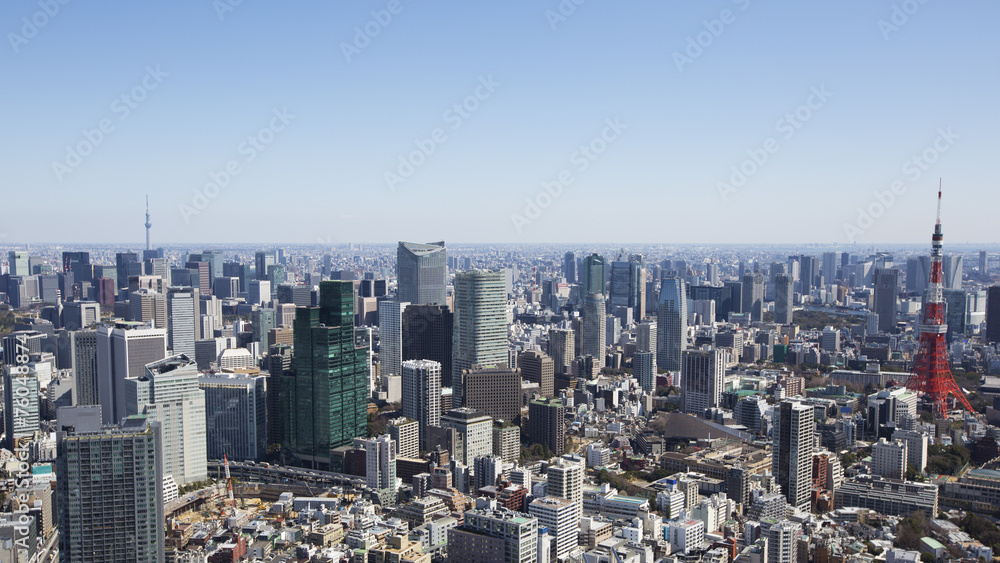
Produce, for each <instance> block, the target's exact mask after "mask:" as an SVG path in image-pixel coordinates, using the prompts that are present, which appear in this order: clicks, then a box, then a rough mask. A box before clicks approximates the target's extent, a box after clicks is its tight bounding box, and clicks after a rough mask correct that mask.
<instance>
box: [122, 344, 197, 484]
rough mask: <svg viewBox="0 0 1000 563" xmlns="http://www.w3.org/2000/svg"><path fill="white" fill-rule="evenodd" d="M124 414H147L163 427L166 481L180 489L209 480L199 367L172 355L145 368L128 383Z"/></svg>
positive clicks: (185, 357) (182, 357) (184, 358)
mask: <svg viewBox="0 0 1000 563" xmlns="http://www.w3.org/2000/svg"><path fill="white" fill-rule="evenodd" d="M125 415H126V416H132V415H144V416H146V417H147V418H149V420H151V421H156V422H159V423H160V424H161V427H162V436H163V441H162V452H163V475H164V479H166V478H167V477H173V480H174V482H176V483H177V485H179V486H184V485H187V484H188V483H194V482H197V481H204V480H205V479H207V478H208V451H207V439H206V435H205V427H206V419H205V392H204V391H202V390H201V389H199V388H198V366H197V364H195V363H194V361H192V360H190V359H189V358H188V357H187V356H171V357H169V358H165V359H163V360H159V361H157V362H153V363H151V364H147V365H146V366H145V374H144V375H143V376H142V377H138V378H133V379H127V380H126V381H125Z"/></svg>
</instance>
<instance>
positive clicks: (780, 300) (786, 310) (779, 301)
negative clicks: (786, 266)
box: [774, 274, 794, 325]
mask: <svg viewBox="0 0 1000 563" xmlns="http://www.w3.org/2000/svg"><path fill="white" fill-rule="evenodd" d="M793 283H794V282H793V281H792V276H790V275H788V274H778V275H777V276H775V277H774V322H775V323H777V324H782V325H790V324H792V310H793V304H792V297H793V296H794V292H793Z"/></svg>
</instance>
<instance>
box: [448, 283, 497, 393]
mask: <svg viewBox="0 0 1000 563" xmlns="http://www.w3.org/2000/svg"><path fill="white" fill-rule="evenodd" d="M454 284H455V307H454V312H455V317H454V329H453V337H452V364H451V369H452V382H453V385H452V387H453V388H454V396H455V397H463V396H464V392H463V389H460V388H459V386H460V384H461V380H462V378H461V374H462V371H463V370H467V369H470V368H472V366H474V365H481V366H493V365H497V364H505V363H507V362H509V361H510V358H509V357H508V351H507V348H508V347H507V289H506V285H505V281H504V272H500V271H496V272H487V271H482V270H469V271H466V272H462V273H459V274H456V275H455V282H454Z"/></svg>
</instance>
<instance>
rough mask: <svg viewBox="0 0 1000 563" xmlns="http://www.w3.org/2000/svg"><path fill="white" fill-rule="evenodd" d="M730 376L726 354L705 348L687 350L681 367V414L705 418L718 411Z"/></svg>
mask: <svg viewBox="0 0 1000 563" xmlns="http://www.w3.org/2000/svg"><path fill="white" fill-rule="evenodd" d="M725 376H726V362H725V355H724V352H723V350H721V349H719V348H711V347H708V346H704V347H702V348H701V349H698V350H685V351H684V355H683V362H682V363H681V411H682V412H686V413H691V414H694V415H697V416H703V415H704V414H705V410H707V409H712V408H717V407H718V406H719V402H720V400H721V399H722V386H723V383H724V380H725Z"/></svg>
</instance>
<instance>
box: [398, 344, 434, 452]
mask: <svg viewBox="0 0 1000 563" xmlns="http://www.w3.org/2000/svg"><path fill="white" fill-rule="evenodd" d="M402 387H403V389H402V395H403V397H402V403H403V405H402V407H403V416H405V417H406V418H409V419H410V420H415V421H417V423H418V424H419V425H420V443H421V444H423V443H424V442H425V440H426V439H427V427H428V426H440V424H441V364H440V363H438V362H435V361H433V360H407V361H405V362H403V363H402Z"/></svg>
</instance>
